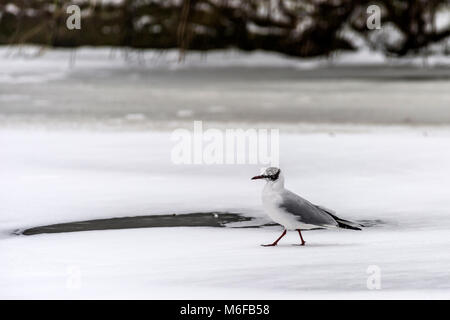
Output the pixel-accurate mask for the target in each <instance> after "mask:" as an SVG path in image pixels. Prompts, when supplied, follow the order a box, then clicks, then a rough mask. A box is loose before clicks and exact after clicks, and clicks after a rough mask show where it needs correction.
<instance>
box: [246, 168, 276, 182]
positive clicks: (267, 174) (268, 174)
mask: <svg viewBox="0 0 450 320" xmlns="http://www.w3.org/2000/svg"><path fill="white" fill-rule="evenodd" d="M261 172H262V173H261V174H260V175H259V176H254V177H253V178H252V180H256V179H265V180H266V181H277V180H278V178H280V173H281V170H280V169H279V168H276V167H269V168H265V169H262V170H261Z"/></svg>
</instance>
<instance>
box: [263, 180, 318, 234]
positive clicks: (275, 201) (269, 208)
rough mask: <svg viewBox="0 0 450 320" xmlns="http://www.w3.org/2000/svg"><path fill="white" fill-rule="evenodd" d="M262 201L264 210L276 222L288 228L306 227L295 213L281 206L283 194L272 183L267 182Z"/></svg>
mask: <svg viewBox="0 0 450 320" xmlns="http://www.w3.org/2000/svg"><path fill="white" fill-rule="evenodd" d="M262 202H263V207H264V210H265V211H266V213H267V215H268V216H269V217H270V218H271V219H272V220H273V221H274V222H276V223H278V224H281V225H282V226H284V227H285V228H286V229H288V230H295V229H305V228H306V226H305V225H303V224H302V223H301V222H299V221H298V220H297V219H296V217H295V216H294V215H292V214H290V213H288V212H286V211H284V210H283V209H281V208H280V207H279V204H280V203H281V194H280V192H279V190H276V189H274V188H273V186H272V185H271V184H270V183H267V184H266V186H265V187H264V189H263V192H262ZM307 229H309V228H307Z"/></svg>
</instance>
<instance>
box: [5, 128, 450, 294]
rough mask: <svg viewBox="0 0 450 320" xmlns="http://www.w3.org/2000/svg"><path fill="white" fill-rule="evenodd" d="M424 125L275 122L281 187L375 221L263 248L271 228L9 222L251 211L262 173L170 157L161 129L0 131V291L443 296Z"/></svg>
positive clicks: (441, 188)
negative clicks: (27, 232)
mask: <svg viewBox="0 0 450 320" xmlns="http://www.w3.org/2000/svg"><path fill="white" fill-rule="evenodd" d="M305 130H306V129H305ZM424 130H425V129H424V128H415V129H414V128H409V129H408V128H398V129H392V128H389V127H385V128H381V129H376V128H375V129H373V128H372V130H367V131H363V132H361V131H355V130H352V127H349V128H347V130H345V131H344V130H342V131H336V132H335V134H334V135H329V134H327V133H326V131H325V130H324V131H322V132H323V133H320V132H307V131H306V132H305V131H304V132H297V133H290V134H282V136H281V163H282V164H281V167H282V169H283V170H284V172H285V175H286V185H287V187H288V188H290V189H291V190H294V191H296V192H298V193H300V194H302V195H303V196H305V197H306V198H308V199H310V200H311V201H313V202H315V203H317V204H321V205H324V206H327V207H330V208H333V209H335V210H336V211H337V212H338V214H339V215H341V216H343V217H345V218H349V219H358V220H361V219H363V220H364V219H369V220H375V219H380V220H383V222H384V224H380V225H379V226H377V227H371V228H366V229H365V230H364V231H361V232H356V231H347V230H343V231H326V230H317V231H308V232H305V233H304V237H305V240H306V241H307V246H306V247H305V248H303V247H297V246H291V244H294V243H298V239H297V235H296V234H294V233H292V234H288V236H287V237H286V239H283V240H282V241H281V246H280V247H277V248H262V247H260V246H259V244H261V243H267V242H271V241H273V240H274V239H275V238H276V237H278V235H279V233H280V231H281V229H280V228H276V227H271V228H264V229H247V228H245V229H228V228H226V229H218V228H167V229H165V228H152V229H133V230H116V231H94V232H79V233H71V234H52V235H38V236H15V235H11V234H10V233H11V231H13V230H15V229H16V228H24V227H30V226H35V225H41V224H48V223H55V222H62V221H73V220H84V219H94V218H100V217H102V218H106V217H116V216H133V215H141V214H142V215H145V214H152V213H154V214H161V213H171V212H180V213H183V212H197V211H211V210H220V211H234V212H242V213H244V214H248V215H253V216H263V213H262V212H261V204H260V191H261V188H262V184H261V183H258V182H255V181H250V177H251V176H253V175H254V174H257V173H258V172H259V167H258V166H237V165H231V166H226V165H223V166H217V165H216V166H202V165H192V166H176V165H172V164H171V162H170V147H171V144H170V140H169V136H170V132H159V133H152V132H128V133H127V132H77V131H61V130H59V131H23V130H1V131H0V141H1V145H2V149H1V151H0V153H1V158H2V169H1V174H0V189H1V190H3V191H2V193H1V199H0V212H1V215H0V224H1V232H2V238H1V239H0V261H1V262H0V297H2V298H261V299H262V298H275V299H277V298H302V299H308V298H317V297H322V298H344V299H345V298H392V297H400V298H433V297H439V298H448V297H449V296H450V291H449V290H450V280H449V279H450V278H449V266H450V255H449V254H448V247H449V245H450V243H449V242H450V238H449V237H448V231H449V227H450V212H449V208H450V198H449V197H448V187H449V182H448V176H449V175H450V152H449V148H448V141H449V138H450V129H446V128H440V129H439V128H426V130H427V135H424V134H423V132H424ZM293 146H294V147H293ZM370 265H376V266H379V267H380V269H381V277H382V278H381V285H382V289H381V290H375V291H377V292H374V291H372V290H368V289H367V287H366V281H367V277H368V276H369V274H367V273H366V271H367V268H368V267H369V266H370ZM74 270H75V271H74ZM74 277H75V279H74ZM74 283H75V284H74Z"/></svg>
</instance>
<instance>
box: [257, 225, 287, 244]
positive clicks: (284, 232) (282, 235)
mask: <svg viewBox="0 0 450 320" xmlns="http://www.w3.org/2000/svg"><path fill="white" fill-rule="evenodd" d="M285 234H286V229H284V231H283V233H282V234H281V236H280V237H279V238H278V239H277V240H275V242H274V243H271V244H262V246H263V247H273V246H276V245H277V243H278V241H280V239H281V238H283V237H284V235H285Z"/></svg>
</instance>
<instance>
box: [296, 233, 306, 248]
mask: <svg viewBox="0 0 450 320" xmlns="http://www.w3.org/2000/svg"><path fill="white" fill-rule="evenodd" d="M297 231H298V234H299V235H300V239H302V244H301V246H304V245H305V243H306V242H305V240H303V237H302V232H301V231H300V229H297Z"/></svg>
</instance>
